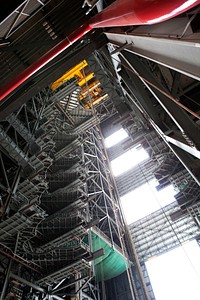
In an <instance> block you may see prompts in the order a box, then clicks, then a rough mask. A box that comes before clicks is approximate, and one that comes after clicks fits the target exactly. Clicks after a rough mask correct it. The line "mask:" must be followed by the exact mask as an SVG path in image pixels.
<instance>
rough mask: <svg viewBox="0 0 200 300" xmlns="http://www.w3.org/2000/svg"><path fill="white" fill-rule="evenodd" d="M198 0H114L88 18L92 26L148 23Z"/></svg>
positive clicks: (168, 15) (187, 7)
mask: <svg viewBox="0 0 200 300" xmlns="http://www.w3.org/2000/svg"><path fill="white" fill-rule="evenodd" d="M198 4H200V0H116V1H115V2H113V3H112V4H111V5H110V6H108V7H107V8H106V9H104V10H103V11H102V12H100V13H99V14H98V15H96V16H95V17H93V18H92V19H91V20H90V26H91V27H92V28H100V27H115V26H131V25H149V24H155V23H159V22H163V21H166V20H168V19H171V18H173V17H175V16H177V15H180V14H182V13H184V12H185V11H187V10H189V9H191V8H193V7H195V6H197V5H198Z"/></svg>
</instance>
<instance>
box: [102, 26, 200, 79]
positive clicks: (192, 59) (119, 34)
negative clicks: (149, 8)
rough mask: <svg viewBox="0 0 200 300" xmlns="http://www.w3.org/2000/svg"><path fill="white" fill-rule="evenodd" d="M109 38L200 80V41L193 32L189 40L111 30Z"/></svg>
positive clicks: (115, 43)
mask: <svg viewBox="0 0 200 300" xmlns="http://www.w3.org/2000/svg"><path fill="white" fill-rule="evenodd" d="M106 36H107V38H108V40H109V41H110V42H111V43H112V44H114V45H117V46H119V47H121V46H122V45H124V44H127V46H125V47H124V48H127V50H128V51H130V52H131V53H133V54H137V55H139V56H142V57H144V58H147V59H150V60H152V61H154V62H156V63H159V64H161V65H164V66H167V67H169V68H171V69H174V70H176V71H178V72H180V73H182V74H185V75H187V76H189V77H192V78H194V79H196V80H200V72H199V69H200V60H199V59H198V58H199V57H200V42H199V35H197V34H193V35H192V37H191V36H190V39H188V40H180V39H178V38H167V37H149V36H144V35H136V34H135V33H134V31H133V32H128V33H126V32H125V31H124V30H120V29H117V30H109V32H106Z"/></svg>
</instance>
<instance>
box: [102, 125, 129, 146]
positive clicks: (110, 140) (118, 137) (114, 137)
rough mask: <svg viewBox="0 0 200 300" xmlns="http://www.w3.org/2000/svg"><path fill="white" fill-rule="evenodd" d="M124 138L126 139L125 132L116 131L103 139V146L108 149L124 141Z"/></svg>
mask: <svg viewBox="0 0 200 300" xmlns="http://www.w3.org/2000/svg"><path fill="white" fill-rule="evenodd" d="M126 137H128V134H127V132H126V131H125V130H124V129H123V128H121V129H120V130H117V131H116V132H115V133H113V134H111V135H110V136H109V137H107V138H105V145H106V148H110V147H112V146H114V145H116V144H118V143H119V142H121V141H122V140H124V139H125V138H126Z"/></svg>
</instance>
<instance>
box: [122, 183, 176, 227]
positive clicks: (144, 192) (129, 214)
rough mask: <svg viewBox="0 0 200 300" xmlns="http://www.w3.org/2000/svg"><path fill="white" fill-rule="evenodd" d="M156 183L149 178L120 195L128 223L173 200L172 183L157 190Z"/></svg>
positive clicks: (174, 192)
mask: <svg viewBox="0 0 200 300" xmlns="http://www.w3.org/2000/svg"><path fill="white" fill-rule="evenodd" d="M156 185H158V183H157V181H156V180H151V181H150V182H148V183H146V184H144V185H141V186H140V187H139V188H137V189H135V190H133V191H131V192H130V193H128V194H126V195H124V196H123V197H121V203H122V207H123V209H124V213H125V216H126V220H127V223H128V224H131V223H133V222H135V221H137V220H139V219H142V218H144V217H145V216H147V215H149V214H151V213H153V212H154V211H156V210H159V209H160V208H161V207H164V206H166V205H168V204H170V203H172V202H174V201H175V199H174V195H175V194H176V191H175V190H174V188H173V186H172V185H169V186H167V187H166V188H164V189H162V190H161V191H159V192H158V191H157V190H156V188H155V187H156Z"/></svg>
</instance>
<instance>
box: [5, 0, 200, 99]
mask: <svg viewBox="0 0 200 300" xmlns="http://www.w3.org/2000/svg"><path fill="white" fill-rule="evenodd" d="M198 4H200V0H116V1H115V2H113V3H112V4H111V5H110V6H108V7H107V8H106V9H104V10H103V11H102V12H101V13H99V14H98V15H96V16H95V17H93V18H92V19H91V20H90V21H89V25H88V24H84V25H82V26H81V27H80V28H78V29H77V30H75V31H74V32H73V33H71V34H70V35H69V36H68V37H67V38H65V39H64V40H62V41H61V42H60V43H59V44H58V45H56V46H55V47H53V48H52V49H51V50H50V51H48V52H47V53H46V54H44V55H43V56H41V57H40V58H39V59H38V60H37V61H35V62H34V63H33V64H32V65H30V66H29V67H28V68H27V69H25V70H24V71H23V72H22V73H20V74H19V75H17V76H16V77H15V79H13V80H12V81H10V82H9V83H8V84H6V85H5V86H4V87H3V88H2V90H1V91H0V101H1V100H3V99H4V98H5V97H6V96H8V95H9V94H10V93H12V92H13V91H14V90H15V89H16V88H18V87H19V86H20V85H21V84H22V83H24V82H25V81H26V80H27V79H29V78H30V77H31V76H32V75H33V74H35V73H36V72H38V71H39V70H40V69H41V68H43V67H44V66H45V65H46V64H48V63H49V62H50V61H51V60H53V59H54V58H55V57H56V56H58V55H59V54H61V53H62V52H63V51H64V50H66V49H67V48H68V47H69V46H70V45H72V44H73V43H74V42H76V41H78V40H79V39H81V38H82V37H83V36H84V35H85V34H86V33H88V32H89V31H90V30H91V29H92V28H100V27H114V26H129V25H145V24H154V23H159V22H162V21H165V20H168V19H170V18H173V17H175V16H177V15H179V14H181V13H183V12H185V11H187V10H189V9H191V8H192V7H194V6H196V5H198Z"/></svg>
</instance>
